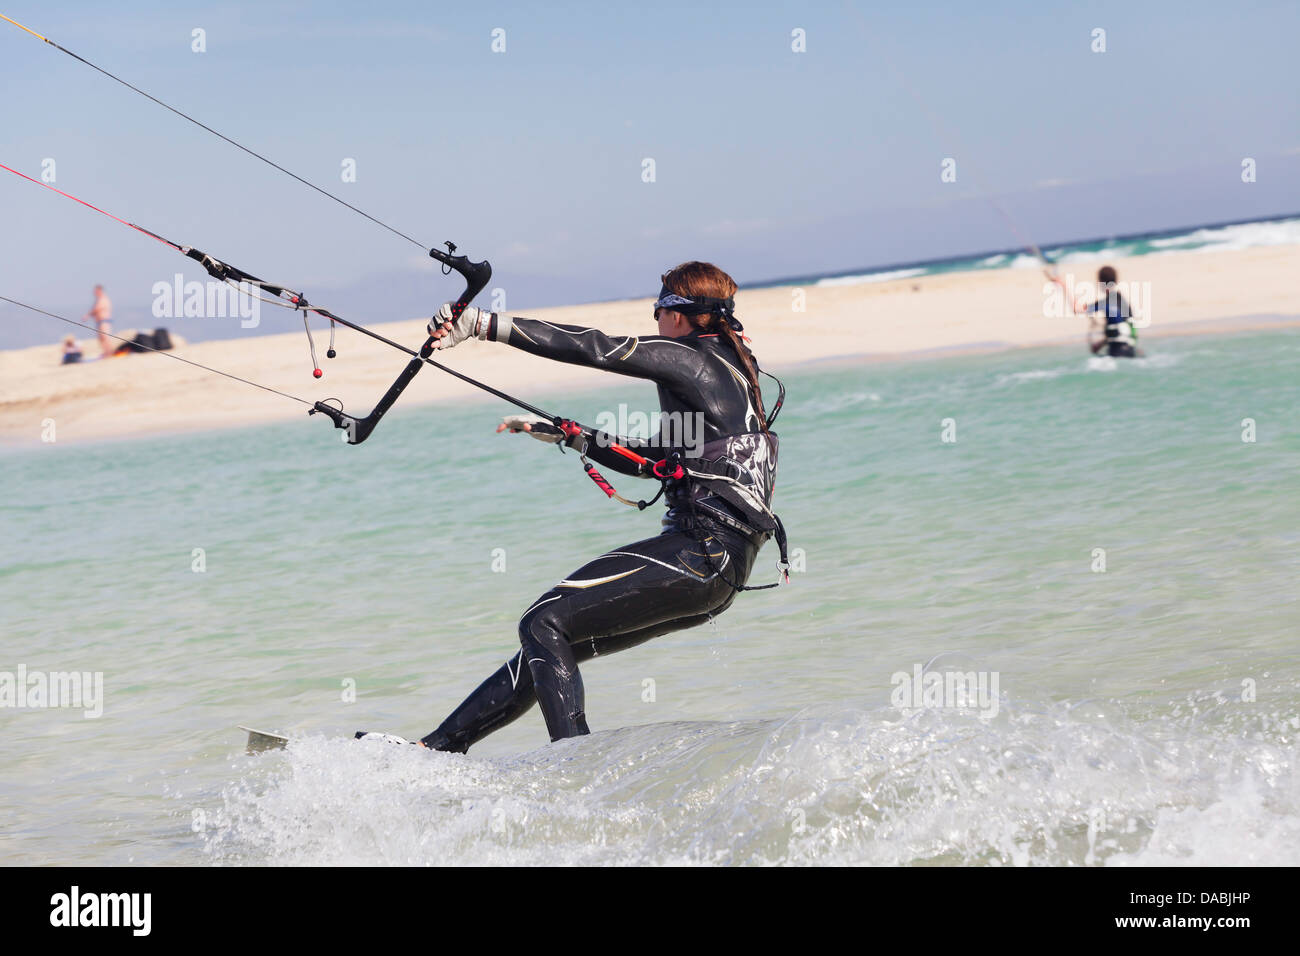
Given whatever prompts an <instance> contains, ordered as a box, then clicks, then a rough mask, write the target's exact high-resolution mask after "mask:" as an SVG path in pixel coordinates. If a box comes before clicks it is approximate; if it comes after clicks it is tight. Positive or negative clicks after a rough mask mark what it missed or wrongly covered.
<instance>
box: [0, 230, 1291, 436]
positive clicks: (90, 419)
mask: <svg viewBox="0 0 1300 956" xmlns="http://www.w3.org/2000/svg"><path fill="white" fill-rule="evenodd" d="M1112 264H1113V265H1115V266H1116V267H1117V268H1118V270H1119V275H1120V279H1121V282H1128V283H1139V284H1142V288H1143V289H1144V290H1146V291H1145V294H1146V295H1147V297H1148V298H1149V305H1150V326H1149V327H1147V328H1145V329H1143V330H1142V332H1141V338H1142V342H1143V345H1144V346H1145V347H1147V348H1148V349H1149V350H1158V348H1159V340H1160V338H1161V337H1163V336H1172V335H1186V334H1214V333H1232V332H1241V331H1248V330H1251V329H1256V328H1276V327H1278V325H1280V324H1300V299H1297V297H1296V296H1295V294H1294V290H1293V289H1292V287H1291V280H1292V279H1293V277H1294V276H1295V275H1297V274H1300V246H1271V247H1257V248H1250V249H1244V250H1233V251H1215V252H1188V253H1174V254H1166V255H1149V256H1142V257H1139V258H1134V259H1127V260H1124V259H1120V260H1116V261H1114V262H1113V263H1112ZM1095 269H1096V264H1087V265H1079V266H1075V267H1069V266H1066V267H1063V268H1062V270H1061V271H1062V276H1063V277H1067V281H1068V279H1069V278H1070V277H1072V280H1073V281H1074V282H1075V283H1081V282H1090V281H1091V280H1092V279H1093V278H1094V276H1095ZM1044 285H1045V280H1044V278H1043V276H1042V274H1041V273H1039V272H1036V271H1033V270H1028V269H1001V270H993V271H985V272H960V273H949V274H943V275H934V276H926V277H920V278H909V279H898V280H892V281H887V282H874V283H856V284H842V285H836V284H822V285H810V286H805V287H798V286H782V287H778V288H770V289H758V290H752V291H742V292H741V293H739V295H738V296H737V314H738V315H739V316H740V317H741V318H742V319H743V321H744V322H745V326H746V332H747V334H748V335H749V336H750V337H751V339H752V345H753V348H754V351H755V353H756V354H757V356H758V357H759V359H760V360H761V361H762V362H763V363H764V365H765V367H768V368H770V369H772V370H780V369H783V368H785V369H788V368H790V367H792V366H796V365H799V364H803V363H809V362H816V361H827V360H845V361H861V362H870V361H881V360H891V359H904V358H923V357H926V356H936V355H948V354H952V353H953V352H955V351H962V350H968V351H993V350H1001V349H1011V348H1024V347H1032V346H1043V345H1052V344H1060V343H1077V344H1078V346H1079V349H1080V352H1081V354H1082V352H1083V338H1084V331H1085V329H1086V328H1087V320H1086V319H1085V318H1083V317H1080V316H1068V317H1051V316H1046V315H1045V314H1044V312H1045V306H1044V301H1045V298H1046V296H1045V293H1044ZM449 291H450V287H449ZM801 295H802V296H805V297H806V298H805V300H804V309H803V311H796V309H795V302H796V298H797V297H798V296H801ZM37 304H38V303H37ZM5 309H6V311H12V312H15V313H20V312H21V310H18V309H15V308H14V307H12V306H5ZM518 314H521V315H528V316H530V317H535V318H543V319H547V320H549V321H553V322H559V323H566V324H572V325H580V326H595V327H599V328H601V329H604V330H606V331H608V332H610V333H612V334H647V333H650V332H652V331H653V326H652V323H651V321H650V300H648V299H634V300H622V301H615V302H604V303H595V304H589V305H581V306H573V307H565V308H548V309H537V310H530V309H528V308H527V307H526V306H525V307H522V308H520V309H519V310H518ZM21 317H22V319H23V320H24V321H32V322H40V321H45V320H42V319H40V318H38V317H36V316H31V315H26V314H22V316H21ZM424 322H425V320H423V319H413V320H408V321H402V322H393V323H387V324H379V325H375V326H374V327H373V328H374V329H375V331H378V332H380V333H381V334H383V335H386V336H388V337H389V338H392V339H394V340H395V341H398V342H406V343H410V344H411V346H412V347H417V346H418V345H419V344H420V343H421V342H423V340H424ZM320 324H323V323H318V326H317V327H318V328H319V326H320ZM49 325H50V344H49V345H47V346H39V347H35V348H28V349H21V350H14V351H7V352H0V442H4V443H6V444H19V445H27V444H33V443H38V442H40V441H41V440H42V437H41V436H42V431H43V428H44V425H43V423H45V422H46V421H47V420H49V419H53V420H54V422H55V423H56V427H57V436H58V440H59V441H89V440H96V439H102V438H119V437H127V436H133V435H145V434H156V433H164V432H177V431H187V430H198V429H210V428H224V427H231V426H238V425H249V424H256V423H260V422H267V421H277V420H288V419H292V418H294V417H298V416H304V415H305V412H306V406H303V405H297V404H296V403H294V402H292V401H289V400H287V399H285V398H283V397H281V396H277V395H273V394H270V393H268V392H265V391H262V390H260V389H257V388H253V387H250V386H248V385H244V384H240V383H238V382H232V381H230V380H229V379H226V378H222V377H221V376H218V375H213V374H210V373H208V372H206V371H204V370H202V369H199V368H195V367H193V366H189V365H186V364H184V363H182V362H176V361H172V360H171V359H169V358H165V357H162V356H155V355H148V354H137V355H130V356H125V357H121V358H115V359H111V360H108V361H96V362H91V363H86V364H82V365H70V366H60V365H59V364H58V361H59V346H58V342H59V341H60V339H61V338H62V336H63V335H64V334H65V333H66V331H67V327H66V326H63V325H62V324H61V323H58V322H54V321H53V320H50V321H49ZM92 338H93V337H92V336H91V335H90V333H84V334H83V335H82V337H81V341H82V345H83V349H84V350H85V352H86V354H87V355H93V354H95V353H96V352H97V351H98V349H97V346H96V345H95V344H94V342H93V341H92ZM317 340H318V344H317V347H318V349H320V350H321V351H322V352H323V350H324V344H323V337H322V336H319V335H318V337H317ZM338 348H339V352H340V356H339V358H338V359H336V360H334V361H332V362H329V361H326V362H324V370H325V377H324V378H323V379H321V380H319V381H316V380H314V379H313V378H312V376H311V369H310V360H309V357H308V352H307V347H306V342H305V341H304V336H303V335H302V334H301V333H297V334H293V333H286V334H282V335H269V336H255V337H254V336H246V337H242V338H235V339H225V340H220V341H208V342H202V343H198V344H192V345H186V346H184V347H182V348H179V349H177V350H176V351H175V352H174V354H176V355H180V356H183V357H185V358H188V359H191V360H193V361H195V362H200V363H202V364H204V365H209V366H212V367H214V368H217V369H221V370H223V371H226V372H229V373H231V374H234V375H238V376H240V377H242V378H246V379H249V380H251V381H253V382H257V383H259V384H262V385H265V386H267V387H269V388H273V389H277V390H280V391H283V392H287V393H289V394H291V395H294V396H298V397H300V398H302V399H304V400H307V401H315V400H317V399H323V398H327V397H336V398H339V399H341V400H342V401H343V403H344V406H345V407H346V408H347V409H348V411H350V412H352V413H354V414H364V413H366V412H368V411H369V410H370V408H371V407H372V406H373V405H374V403H375V401H376V400H377V399H378V398H379V396H380V395H381V394H382V393H383V391H384V390H385V389H386V388H387V387H388V385H389V384H390V383H391V382H392V380H393V379H394V378H395V377H396V375H397V373H398V372H399V371H400V370H401V368H402V365H403V362H404V359H403V357H402V356H401V355H400V354H398V353H396V352H394V351H393V350H392V349H390V348H388V347H386V346H384V345H382V344H380V343H378V342H374V341H372V340H370V339H367V338H365V337H363V336H361V335H358V334H356V333H353V332H350V331H348V330H346V329H341V330H340V332H339V340H338ZM442 361H443V362H444V364H446V365H448V366H450V367H452V368H455V369H458V370H461V371H464V372H465V373H466V374H469V375H473V376H475V377H477V378H480V379H482V380H483V381H485V382H487V383H489V384H494V385H497V386H499V387H502V388H504V389H506V390H516V391H517V392H519V393H520V394H521V395H523V396H525V397H527V396H528V395H529V393H530V392H533V393H536V391H537V390H539V389H544V388H546V387H548V386H551V387H554V386H561V387H563V388H564V389H566V390H572V389H575V388H586V387H590V386H597V385H602V384H607V383H608V382H609V381H610V379H609V377H608V376H606V375H604V374H603V373H600V372H596V371H592V370H588V369H581V368H575V367H572V366H564V365H560V364H557V363H552V362H544V361H539V360H537V359H536V358H534V357H533V356H529V355H527V354H525V353H523V352H520V351H517V350H515V349H510V348H503V347H501V346H499V345H495V344H486V343H480V342H473V341H471V342H467V343H464V344H463V345H461V346H459V347H458V348H457V349H456V350H454V351H453V352H448V353H445V354H444V356H443V357H442ZM479 398H488V399H489V400H492V399H490V397H489V396H485V395H483V393H481V392H479V391H477V390H476V389H474V388H472V387H471V386H468V385H466V384H464V383H462V382H459V381H457V380H456V379H454V378H452V377H451V376H448V375H442V374H438V373H436V372H433V371H428V372H426V373H425V374H423V375H421V376H420V378H419V379H418V380H417V381H416V382H414V383H413V384H412V386H411V387H410V388H409V389H408V390H407V392H406V393H405V395H404V396H403V398H402V400H401V404H402V406H403V407H410V406H412V405H414V404H416V403H427V402H440V401H442V402H445V401H463V400H466V399H479ZM503 411H504V408H503ZM321 424H322V427H323V423H321Z"/></svg>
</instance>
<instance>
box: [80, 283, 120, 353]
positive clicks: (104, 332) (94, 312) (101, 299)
mask: <svg viewBox="0 0 1300 956" xmlns="http://www.w3.org/2000/svg"><path fill="white" fill-rule="evenodd" d="M85 318H87V319H94V320H95V328H96V329H97V330H98V332H99V350H100V354H101V356H102V357H104V358H107V357H108V356H110V355H112V354H113V344H112V342H111V341H110V339H109V337H108V333H109V332H111V331H113V326H112V320H113V303H112V301H111V300H110V299H109V298H108V294H107V293H105V292H104V287H103V286H102V285H97V286H95V304H94V305H92V306H91V307H90V311H89V312H87V313H86V315H85Z"/></svg>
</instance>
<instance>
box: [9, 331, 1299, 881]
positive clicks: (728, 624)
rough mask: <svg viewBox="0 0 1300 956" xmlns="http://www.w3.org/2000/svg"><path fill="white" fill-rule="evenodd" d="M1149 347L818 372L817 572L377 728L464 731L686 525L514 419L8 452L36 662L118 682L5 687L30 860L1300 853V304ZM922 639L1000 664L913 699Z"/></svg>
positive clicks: (790, 476)
mask: <svg viewBox="0 0 1300 956" xmlns="http://www.w3.org/2000/svg"><path fill="white" fill-rule="evenodd" d="M1145 344H1146V345H1147V347H1148V349H1149V351H1150V352H1151V353H1152V357H1151V358H1149V359H1145V360H1139V361H1134V362H1127V363H1120V364H1119V365H1118V366H1117V367H1115V368H1114V369H1112V370H1099V369H1096V368H1093V367H1090V365H1089V362H1088V359H1087V358H1086V357H1085V355H1083V354H1082V351H1083V350H1082V348H1081V347H1079V348H1064V347H1061V348H1040V349H1028V350H1018V351H1013V352H1005V353H1000V354H994V355H971V356H960V357H948V358H941V359H933V360H928V361H909V362H898V363H885V364H838V365H810V366H803V367H798V368H793V369H790V370H788V373H787V374H785V375H784V376H783V377H784V378H785V380H786V383H787V385H788V387H789V393H790V394H789V401H788V405H787V408H786V410H785V412H784V413H783V415H782V418H781V421H780V423H779V429H778V430H779V432H780V434H781V438H782V458H781V465H780V475H779V480H778V488H777V505H778V509H777V510H778V511H779V512H780V513H781V514H782V516H783V518H784V519H785V523H786V526H787V527H788V529H789V531H790V537H791V544H792V545H793V546H794V547H796V548H799V549H802V550H801V552H800V556H801V561H802V563H801V567H802V568H803V570H801V571H799V572H798V573H796V574H794V575H792V582H791V583H790V585H789V586H786V587H782V588H779V589H777V590H775V591H766V592H759V593H752V594H745V595H742V596H741V597H740V598H739V599H738V600H737V601H736V603H735V605H734V606H733V607H732V609H731V610H729V611H728V612H727V613H726V614H724V615H722V616H721V617H719V618H718V619H716V620H715V621H714V622H713V623H712V624H711V625H707V626H704V627H701V628H697V629H695V630H691V631H686V632H681V633H678V634H675V635H670V636H667V637H664V638H660V639H658V640H656V641H653V642H651V643H649V644H646V645H643V646H642V647H639V648H636V649H633V650H631V651H628V652H625V653H623V654H619V655H614V656H610V657H608V658H600V659H598V660H595V661H592V662H591V663H589V664H587V665H585V666H584V676H585V680H586V687H587V703H588V706H587V711H588V714H589V719H590V723H591V726H592V728H593V731H594V733H593V734H592V735H591V736H590V737H588V738H583V739H578V740H571V741H565V742H562V743H560V744H556V745H550V744H547V743H546V734H545V730H544V727H543V724H542V720H541V717H540V715H539V714H538V713H537V712H536V711H534V712H533V713H532V714H529V715H527V716H525V717H524V718H523V719H521V720H520V721H518V722H517V723H516V724H514V725H512V726H510V727H509V728H507V729H506V730H505V731H503V732H501V733H499V734H498V735H496V736H494V737H492V738H489V740H488V741H486V742H485V743H484V744H482V745H481V746H479V747H477V748H475V750H473V751H472V752H471V753H470V755H469V756H468V757H464V756H452V755H445V754H434V753H428V752H418V751H416V750H415V748H400V747H393V746H388V745H382V744H376V745H369V744H365V743H356V742H352V741H350V740H346V739H344V738H345V737H346V736H350V734H351V732H352V731H353V730H355V729H362V728H364V729H375V730H388V731H392V732H395V733H399V734H402V735H404V736H408V737H415V736H420V735H422V734H424V733H427V732H428V731H429V730H431V729H432V728H433V727H434V726H435V725H436V724H437V723H438V722H439V721H440V720H441V719H442V717H443V716H445V714H446V713H447V712H448V711H449V710H450V709H451V708H452V707H453V706H455V705H456V704H457V703H459V701H460V700H461V698H462V697H463V696H464V694H465V693H466V692H467V691H469V690H470V689H471V688H472V687H473V686H475V685H476V684H477V683H478V681H479V680H481V679H482V678H483V677H485V676H486V675H487V674H488V673H489V672H490V671H492V670H493V669H494V668H496V667H497V666H498V665H499V664H500V663H501V661H503V660H504V659H505V658H506V657H508V656H510V655H511V654H513V652H514V649H515V647H516V646H517V645H516V639H515V636H514V628H515V620H516V618H517V616H518V614H519V613H520V612H521V611H522V610H523V609H524V608H526V607H527V606H528V605H529V604H530V603H531V602H532V601H533V599H534V598H535V597H536V596H537V595H538V594H540V593H541V592H542V591H543V590H545V589H546V588H547V587H549V585H550V584H551V583H552V582H553V581H555V580H557V579H558V578H560V577H562V576H564V575H565V574H567V573H568V572H570V571H572V570H574V569H576V568H577V567H578V566H580V565H581V564H582V563H584V561H586V560H587V559H588V558H589V557H591V556H594V555H596V554H599V553H601V552H602V551H604V550H607V549H610V548H613V547H614V546H617V545H619V544H623V543H626V542H629V541H633V540H636V539H637V538H640V537H643V536H646V535H648V534H653V533H654V532H655V531H656V530H657V525H658V515H657V513H655V514H641V513H638V512H636V511H635V510H632V509H627V508H623V507H621V506H618V505H614V504H610V503H608V502H607V501H606V499H605V498H604V496H603V495H601V494H600V493H599V492H598V491H597V489H596V488H595V487H594V486H592V485H591V483H590V482H589V481H587V480H586V478H585V477H584V476H583V473H582V470H581V468H580V466H579V463H578V459H577V457H576V456H574V455H567V456H563V455H561V454H559V453H558V452H556V451H555V450H554V449H552V448H548V447H545V446H542V445H540V444H538V443H535V442H531V441H528V440H526V439H525V438H523V437H521V436H513V437H512V436H504V435H496V434H494V433H493V428H494V426H495V424H496V422H497V420H498V417H499V415H500V414H502V413H503V412H504V411H506V409H504V408H502V407H500V406H498V405H496V404H492V403H484V404H470V405H458V406H456V407H441V408H439V407H422V408H409V407H408V408H402V407H401V406H400V405H399V407H398V409H397V410H396V411H395V412H394V413H392V415H391V416H390V417H389V418H388V419H386V420H385V421H384V423H383V425H382V426H381V427H380V428H379V430H378V431H376V433H375V435H374V436H373V437H372V438H371V439H370V441H368V442H367V443H366V444H365V445H363V446H360V447H357V448H352V447H347V446H344V445H343V444H341V443H340V442H339V440H338V439H339V433H338V432H335V431H334V430H333V429H331V428H329V427H328V426H327V424H326V423H325V422H323V421H320V420H311V421H301V422H297V421H295V422H290V423H285V424H277V425H274V426H269V427H257V428H250V429H247V430H235V431H223V432H215V433H204V434H190V435H183V436H169V437H158V438H150V439H143V440H132V441H115V442H106V443H102V444H95V445H66V446H65V445H60V444H57V443H55V444H52V445H45V446H41V447H38V448H28V449H21V450H14V449H8V450H4V451H3V452H0V473H2V474H3V484H4V494H3V496H0V497H2V500H3V504H2V505H0V541H2V542H3V544H2V545H0V679H2V678H3V675H4V674H5V673H8V674H11V675H16V674H17V673H18V669H19V668H20V667H21V668H24V669H25V672H26V674H27V675H29V676H30V675H32V674H50V673H51V672H69V671H78V672H90V673H92V674H94V673H100V674H102V680H103V698H102V701H101V704H102V715H101V716H98V717H88V716H86V714H85V712H84V711H85V710H86V708H85V707H80V708H77V707H57V708H56V707H47V706H17V705H16V704H15V703H14V702H13V700H12V699H11V701H10V703H9V704H8V705H7V706H4V707H0V728H2V729H3V732H2V733H0V784H2V785H0V821H3V822H2V823H0V861H3V862H4V863H6V864H47V863H53V864H68V863H91V864H113V863H136V864H198V865H204V864H225V865H230V864H325V863H343V864H372V863H373V864H478V863H503V864H507V863H508V864H520V863H522V864H529V863H655V864H666V863H706V864H708V863H737V864H770V863H780V864H807V863H816V864H920V865H929V864H989V865H999V864H1001V865H1009V864H1055V865H1062V864H1079V865H1083V864H1096V865H1125V864H1130V865H1132V864H1138V865H1142V864H1160V863H1174V864H1247V863H1275V864H1289V865H1295V864H1300V772H1298V769H1297V767H1298V764H1300V743H1297V741H1298V740H1300V607H1297V592H1298V591H1300V588H1298V587H1297V581H1300V494H1298V493H1297V492H1298V490H1300V488H1298V485H1297V475H1300V418H1297V410H1298V409H1300V375H1297V370H1298V369H1300V332H1297V331H1294V330H1283V331H1274V332H1269V333H1266V334H1248V335H1235V336H1216V337H1192V338H1181V339H1167V340H1152V341H1149V342H1146V343H1145ZM761 357H762V356H761V355H760V358H761ZM235 387H239V386H236V385H232V388H235ZM528 397H530V398H532V399H533V400H535V401H537V402H538V403H539V404H541V405H543V406H544V407H553V408H556V409H558V410H560V411H562V412H564V413H565V414H569V415H571V416H572V417H575V418H578V419H581V420H587V421H590V420H592V419H594V418H595V416H596V414H597V413H598V412H600V411H602V410H608V409H616V408H617V406H618V405H619V403H628V404H629V405H630V406H631V407H632V408H645V409H647V410H652V409H653V407H654V406H653V404H652V403H653V391H652V389H651V388H650V387H649V386H647V385H644V384H641V383H635V382H633V383H629V382H627V381H618V382H611V384H610V387H609V388H608V389H606V390H603V391H599V392H583V393H575V394H568V395H566V394H561V393H557V392H544V393H540V394H536V395H531V396H528ZM1252 432H1253V433H1252ZM945 438H947V439H953V438H955V440H944V439H945ZM1243 439H1248V440H1243ZM1252 439H1253V440H1252ZM615 483H616V485H618V486H619V487H620V490H624V493H626V492H627V489H626V488H625V486H627V485H629V484H630V483H632V479H624V480H623V481H622V482H618V481H616V482H615ZM634 490H638V491H639V490H640V489H639V488H638V489H634ZM196 549H201V550H196ZM775 559H776V554H775V548H774V547H773V546H770V545H769V547H768V549H766V550H765V551H764V554H763V556H762V558H761V559H760V563H759V568H758V570H757V572H756V574H755V580H754V581H752V582H751V583H759V582H765V581H767V580H772V579H774V577H775V571H774V568H773V562H774V561H775ZM503 563H504V568H503V567H502V564H503ZM920 669H924V673H925V675H938V676H939V677H943V676H944V675H951V674H953V673H957V674H968V673H969V674H977V675H982V676H983V677H985V678H988V679H989V680H990V681H992V680H993V679H996V692H995V693H993V694H992V695H991V696H990V698H988V699H987V700H984V701H983V702H982V706H963V705H962V701H961V700H955V699H953V698H951V697H949V698H945V699H943V700H937V701H928V700H926V701H920V702H916V701H914V702H913V703H914V704H916V706H904V707H900V706H898V699H897V695H898V692H899V687H900V686H901V685H899V684H896V683H895V682H894V680H893V678H894V675H896V674H900V673H902V674H905V675H908V678H909V679H911V677H912V675H914V674H916V673H918V671H919V670H920ZM917 680H918V682H921V681H922V680H923V678H917ZM11 686H12V681H11ZM990 686H991V685H990ZM31 702H32V701H31V699H30V698H29V697H28V698H25V699H24V701H23V703H25V704H30V703H31ZM82 703H85V702H84V701H82ZM967 703H969V702H967ZM239 724H251V725H253V726H255V727H259V728H262V729H265V730H272V731H282V732H287V733H289V734H290V735H291V736H292V737H293V743H292V744H291V745H290V747H289V749H288V750H287V751H283V752H273V753H265V754H260V755H255V756H249V755H246V754H245V753H244V752H243V744H244V735H243V734H242V733H241V732H240V731H238V730H237V729H236V728H237V725H239Z"/></svg>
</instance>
